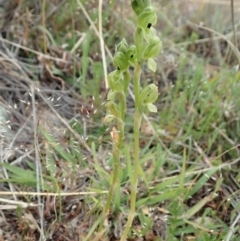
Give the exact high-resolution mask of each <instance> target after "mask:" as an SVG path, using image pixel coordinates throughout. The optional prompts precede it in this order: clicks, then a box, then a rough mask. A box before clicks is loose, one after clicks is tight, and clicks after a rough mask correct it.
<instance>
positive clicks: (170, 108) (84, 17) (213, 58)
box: [0, 0, 240, 241]
mask: <svg viewBox="0 0 240 241" xmlns="http://www.w3.org/2000/svg"><path fill="white" fill-rule="evenodd" d="M5 2H6V1H5ZM83 2H84V1H83ZM1 4H3V2H1V1H0V6H1V7H2V5H1ZM127 4H129V3H128V1H127V2H126V1H119V2H117V1H116V2H114V1H113V3H112V5H111V4H110V5H108V3H106V2H105V1H102V2H101V1H99V2H98V1H91V2H89V1H88V3H84V4H81V1H74V0H72V1H65V0H63V1H60V0H55V1H50V2H49V1H44V0H43V1H40V2H39V1H24V0H18V1H17V0H16V1H9V2H8V6H3V11H0V14H1V18H0V25H1V36H0V55H1V56H0V69H1V70H0V71H1V74H0V104H1V105H0V106H1V107H3V109H4V111H5V112H4V115H3V114H2V116H4V118H5V119H4V121H3V120H1V128H3V126H4V128H3V131H1V132H0V138H1V139H0V158H1V159H0V160H1V168H0V179H1V182H0V196H1V198H0V210H1V212H0V240H9V241H10V240H12V241H15V240H26V241H27V240H56V241H60V240H84V238H85V237H86V236H87V235H88V234H89V233H91V232H92V236H91V237H90V240H93V239H94V238H93V237H94V232H93V231H94V230H93V227H94V223H95V221H96V220H97V217H98V214H99V212H100V211H101V209H102V205H103V204H104V200H105V195H104V194H105V193H106V192H107V190H108V189H107V187H108V177H109V170H111V158H110V157H109V156H110V154H109V150H110V146H111V143H109V138H108V130H107V127H106V126H104V125H103V124H102V121H101V118H102V116H103V114H102V113H104V111H105V109H104V106H103V105H102V103H103V102H104V99H105V95H106V93H107V90H106V74H107V70H110V69H111V68H112V66H111V58H112V53H113V51H114V46H115V44H116V43H117V42H118V40H119V39H121V38H122V37H126V38H127V39H128V40H129V41H131V35H132V31H133V26H134V17H133V15H132V12H131V9H130V8H129V6H128V5H127ZM154 4H155V6H156V8H157V9H158V15H159V23H158V29H159V31H160V32H161V36H162V39H163V42H164V52H163V54H162V56H160V57H159V59H158V61H159V68H158V71H157V73H156V75H154V76H153V75H152V74H151V73H148V72H147V71H146V72H145V73H144V78H145V79H151V80H154V81H155V82H156V83H158V85H159V87H160V90H159V91H160V94H161V95H160V98H159V103H158V107H159V110H160V114H159V115H158V116H155V117H154V118H151V119H150V120H149V119H147V118H146V122H145V123H144V126H143V127H142V133H143V136H142V139H141V148H142V150H143V161H142V162H143V163H144V171H146V173H148V175H149V176H148V178H149V179H148V180H147V181H148V185H149V187H148V188H149V189H148V190H146V186H145V184H144V183H141V184H140V186H139V203H140V204H139V210H140V211H139V212H140V213H141V215H142V213H144V215H145V214H146V213H148V214H149V217H151V218H150V220H151V222H152V226H151V227H149V230H147V231H146V232H145V231H144V232H145V233H144V235H143V236H144V239H143V238H141V237H140V235H139V236H137V235H136V236H135V237H133V238H132V239H131V240H134V241H136V240H146V241H150V240H157V239H158V238H159V236H161V235H162V234H163V232H165V231H166V220H165V219H164V217H165V214H166V213H169V212H170V215H169V216H170V219H169V221H168V224H169V225H168V229H169V235H168V236H169V240H170V241H173V240H192V239H194V240H206V241H207V240H222V239H223V238H224V237H227V238H228V240H230V239H229V238H230V237H233V239H232V240H237V239H236V238H237V235H239V233H238V231H236V230H235V233H234V232H233V231H232V230H233V229H234V228H235V227H236V226H237V225H238V223H239V221H238V219H239V205H238V202H239V196H238V195H239V190H240V189H239V174H238V170H239V160H238V159H239V134H238V131H239V109H238V107H239V101H240V99H239V97H238V92H236V91H238V90H239V89H238V88H239V71H238V70H237V71H235V68H236V66H237V64H238V63H239V51H238V46H235V45H233V44H231V43H232V42H233V41H234V40H233V30H232V25H231V9H230V4H229V2H228V1H217V0H216V1H207V0H206V1H197V0H196V1H195V0H178V1H175V0H172V1H165V0H162V1H155V3H154ZM234 4H235V9H234V10H235V14H236V16H237V13H238V11H239V9H238V8H239V6H240V5H239V4H240V3H239V1H235V3H234ZM43 9H45V11H43ZM101 12H103V15H102V17H103V18H102V19H100V21H99V22H97V19H99V14H100V15H101ZM235 28H236V36H237V38H238V36H239V24H238V22H237V19H236V24H235ZM86 40H87V41H86ZM99 66H100V67H99ZM199 66H200V67H199ZM99 69H100V70H99ZM102 69H103V70H102ZM84 76H85V77H84ZM199 76H200V77H199ZM191 81H192V82H191ZM193 81H195V82H196V83H198V84H196V86H195V85H194V88H193V90H192V93H194V94H193V95H195V96H191V91H187V88H189V86H190V85H191V84H192V83H194V82H193ZM203 81H205V82H207V83H209V85H211V87H208V86H206V85H202V82H203ZM231 81H233V83H232V82H231ZM188 82H189V85H188ZM230 82H231V83H232V84H230ZM178 83H181V85H180V86H178ZM176 86H177V87H176ZM206 89H207V91H208V95H206V97H205V98H206V100H207V101H206V102H207V103H205V102H204V100H203V99H201V98H200V92H201V91H203V92H204V91H205V90H206ZM234 91H235V92H234ZM100 93H101V94H100ZM184 95H185V96H184ZM210 97H212V98H210ZM131 103H132V99H131V98H129V107H130V109H129V114H130V117H129V120H128V123H127V128H128V130H129V133H130V134H129V136H127V140H126V144H127V145H126V146H128V145H129V146H131V138H132V137H131V131H132V129H131V128H132V127H131V124H130V123H131V119H130V118H131ZM212 110H214V112H212ZM181 111H182V112H181ZM191 118H194V121H193V119H191ZM192 121H193V122H194V123H193V124H192ZM146 146H147V151H146V149H145V148H146ZM127 148H128V147H126V149H124V153H125V154H124V155H125V156H124V157H123V159H124V160H125V161H127V156H128V155H129V156H131V152H130V151H129V152H128V151H127V150H128V149H127ZM160 149H161V151H159V150H160ZM159 153H160V154H161V155H162V153H164V155H163V156H164V157H163V163H162V164H159V163H157V162H155V159H156V158H157V157H159V156H160V154H159ZM165 156H166V159H164V158H165ZM184 158H186V160H185V161H186V163H185V164H186V166H185V168H186V170H185V171H186V173H185V174H186V176H184V177H182V176H181V175H183V174H182V173H183V172H182V170H183V169H184V168H183V164H182V163H183V159H184ZM217 165H219V170H217V169H216V170H215V169H214V168H216V166H217ZM123 166H124V165H123ZM227 166H229V167H231V168H232V169H233V170H232V171H231V170H227ZM156 167H159V171H158V172H156V170H155V169H156ZM220 169H221V170H220ZM213 170H214V172H213ZM211 171H212V173H211ZM206 173H207V174H208V175H210V174H209V173H211V175H212V176H211V175H210V177H209V179H206V180H205V179H204V175H205V174H206ZM177 175H179V176H177ZM122 176H124V175H123V174H122ZM175 177H177V179H179V177H182V178H183V183H182V184H181V183H180V184H179V183H178V182H177V181H174V178H175ZM167 180H170V181H171V180H173V182H170V184H169V185H168V186H167V187H168V189H167V190H169V193H170V194H171V192H173V194H174V195H173V196H171V195H170V197H169V198H168V199H164V200H163V201H161V202H157V201H155V200H156V199H157V198H158V194H159V193H161V192H164V191H163V190H165V189H160V187H159V185H161V183H164V182H165V181H167ZM200 181H202V182H200ZM99 183H100V184H99ZM174 185H176V186H177V187H178V188H179V189H177V188H176V186H174ZM181 185H182V186H181ZM218 185H219V186H218ZM217 186H218V188H216V187H217ZM198 187H199V189H198ZM180 188H182V189H181V190H182V193H181V192H179V190H180ZM181 190H180V191H181ZM186 190H187V191H186ZM192 190H196V192H194V191H192ZM209 190H215V191H216V193H217V194H218V197H217V198H215V197H214V198H213V197H212V192H210V191H209ZM121 192H122V193H121V194H122V196H123V200H122V202H121V205H120V206H121V208H120V209H121V210H122V213H121V212H120V213H118V214H117V215H116V214H115V213H114V210H112V213H111V215H110V217H109V220H108V222H109V223H108V224H109V225H108V226H107V228H108V227H109V230H108V231H109V236H108V238H106V240H118V238H119V236H120V235H121V230H122V226H123V225H124V222H125V221H126V220H125V216H126V210H127V208H128V207H127V206H126V202H127V195H126V193H127V192H129V182H128V179H127V178H126V179H124V180H123V184H122V187H121ZM174 192H175V193H174ZM188 192H192V193H193V195H192V198H188V197H187V196H188ZM165 193H166V190H165ZM148 195H150V196H148ZM176 196H177V197H178V196H179V198H178V199H176ZM228 199H229V200H230V201H228ZM201 200H204V202H202V203H201V204H202V206H201V207H200V206H198V207H199V208H196V205H197V204H199V203H200V201H201ZM141 203H142V204H141ZM150 207H153V211H149V209H148V208H150ZM192 207H195V211H194V210H193V211H192V212H188V210H191V208H192ZM158 210H160V211H158ZM167 210H169V211H167ZM164 212H165V213H164ZM185 214H186V215H185ZM190 214H191V215H190ZM141 215H139V218H138V219H137V218H136V220H135V223H134V230H135V231H136V230H140V231H142V230H143V227H142V226H141V225H142V222H143V221H142V220H141V218H142V219H144V218H145V216H144V215H142V216H141ZM187 215H190V216H191V218H189V219H188V218H187ZM143 216H144V218H143ZM146 216H147V215H146ZM201 216H203V217H205V218H206V219H205V220H207V221H206V222H209V223H210V224H211V225H210V226H211V227H212V226H213V227H214V230H213V231H211V230H210V228H209V229H208V227H206V225H205V224H204V222H203V220H200V219H199V218H200V217H201ZM176 217H177V218H176ZM144 220H145V219H144ZM147 220H148V219H147ZM145 221H146V220H145ZM159 223H160V225H159ZM179 223H180V224H179ZM213 223H214V225H215V226H214V225H212V224H213ZM187 225H189V226H187ZM194 225H195V226H194ZM221 225H222V227H223V228H222V229H223V230H221ZM163 227H165V228H163ZM193 227H194V228H193ZM196 227H197V228H196ZM229 227H232V229H229V231H228V228H229ZM162 228H163V229H164V230H163V231H161V230H162ZM181 230H183V231H182V232H181ZM196 230H198V231H196ZM227 235H228V236H227ZM234 235H235V236H236V237H235V239H234ZM95 238H96V237H95ZM96 240H97V238H96ZM226 240H227V239H226Z"/></svg>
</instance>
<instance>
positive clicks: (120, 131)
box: [98, 93, 126, 233]
mask: <svg viewBox="0 0 240 241" xmlns="http://www.w3.org/2000/svg"><path fill="white" fill-rule="evenodd" d="M119 98H120V100H119V101H120V105H121V118H122V119H121V120H118V123H117V133H113V135H114V134H116V135H117V136H118V138H117V140H115V139H114V137H113V150H112V153H113V161H114V165H113V176H112V180H111V181H110V183H111V185H110V190H109V193H108V197H107V202H106V204H105V207H104V210H103V214H102V221H101V223H100V225H99V230H98V231H99V233H100V232H102V229H103V223H104V220H105V219H106V218H107V216H108V213H109V210H110V206H111V201H112V200H113V194H114V191H115V188H116V184H117V181H118V173H119V168H120V157H121V150H122V146H123V140H124V118H125V113H126V97H125V94H124V93H121V94H120V97H119ZM115 131H116V130H115ZM113 132H114V130H113Z"/></svg>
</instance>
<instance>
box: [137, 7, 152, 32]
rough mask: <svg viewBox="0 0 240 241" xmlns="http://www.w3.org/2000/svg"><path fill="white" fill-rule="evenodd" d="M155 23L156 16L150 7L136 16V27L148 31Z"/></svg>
mask: <svg viewBox="0 0 240 241" xmlns="http://www.w3.org/2000/svg"><path fill="white" fill-rule="evenodd" d="M156 23H157V14H156V12H155V10H154V8H153V7H152V6H150V7H147V8H145V9H144V10H143V11H142V12H141V13H140V14H139V16H138V26H139V27H141V28H143V29H148V28H151V27H152V26H154V25H155V24H156Z"/></svg>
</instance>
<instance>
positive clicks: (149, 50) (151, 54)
mask: <svg viewBox="0 0 240 241" xmlns="http://www.w3.org/2000/svg"><path fill="white" fill-rule="evenodd" d="M161 50H162V41H161V40H160V38H159V37H157V36H155V37H153V38H152V39H150V41H149V43H148V44H147V45H146V47H145V48H144V50H143V58H144V59H149V58H155V57H157V56H158V55H159V53H160V52H161Z"/></svg>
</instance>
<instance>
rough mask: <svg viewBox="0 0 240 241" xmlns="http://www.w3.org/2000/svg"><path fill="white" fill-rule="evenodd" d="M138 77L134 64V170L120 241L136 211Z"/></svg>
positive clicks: (126, 233) (137, 69) (137, 66)
mask: <svg viewBox="0 0 240 241" xmlns="http://www.w3.org/2000/svg"><path fill="white" fill-rule="evenodd" d="M140 75H141V65H140V63H136V65H135V68H134V77H133V82H134V95H135V114H134V168H133V177H132V184H131V197H130V211H129V214H128V221H127V224H126V227H125V229H124V231H123V235H122V237H121V240H120V241H126V240H127V236H128V233H129V230H130V228H131V226H132V222H133V219H134V215H135V209H136V196H137V186H138V170H139V165H140V163H139V129H140V125H141V119H142V114H141V113H140V112H139V107H140V99H139V97H140Z"/></svg>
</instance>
